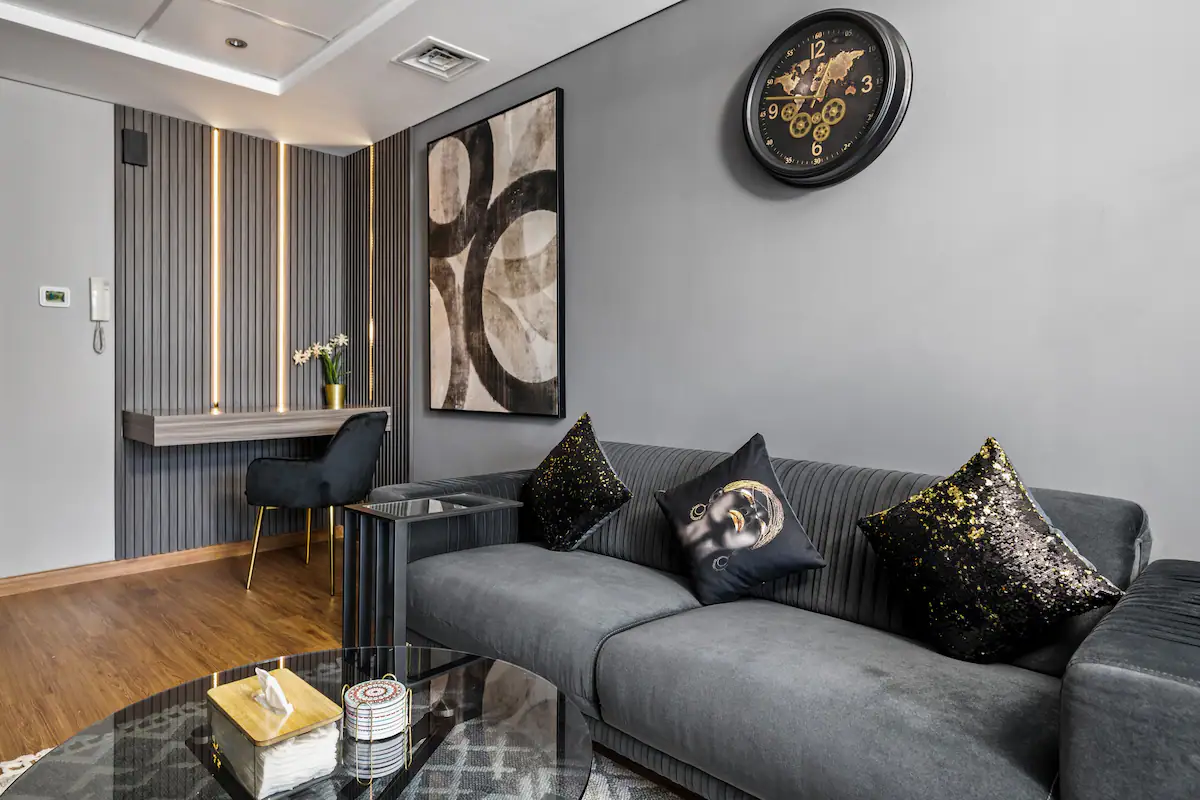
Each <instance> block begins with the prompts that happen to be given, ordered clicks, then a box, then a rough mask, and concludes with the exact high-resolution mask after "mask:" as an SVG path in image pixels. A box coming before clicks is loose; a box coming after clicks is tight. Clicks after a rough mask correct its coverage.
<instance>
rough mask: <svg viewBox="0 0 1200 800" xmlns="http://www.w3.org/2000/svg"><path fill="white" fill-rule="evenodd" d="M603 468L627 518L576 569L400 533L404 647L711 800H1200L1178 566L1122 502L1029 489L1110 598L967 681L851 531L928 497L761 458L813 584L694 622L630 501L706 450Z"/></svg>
mask: <svg viewBox="0 0 1200 800" xmlns="http://www.w3.org/2000/svg"><path fill="white" fill-rule="evenodd" d="M605 449H606V452H607V454H608V456H609V458H610V460H611V461H612V463H613V466H614V467H615V469H616V471H617V472H618V474H620V475H621V477H622V478H623V479H624V480H625V482H626V483H627V484H628V485H629V488H630V489H631V490H632V492H633V499H632V500H631V501H630V503H629V504H628V505H626V506H625V507H624V508H623V509H622V510H621V511H619V512H618V513H617V514H616V515H614V516H613V517H612V518H610V519H609V520H608V521H607V522H606V523H605V524H604V526H603V527H602V528H601V529H600V530H599V531H597V532H596V534H594V535H593V537H592V538H591V539H589V540H588V542H587V543H586V544H585V545H584V546H583V548H582V549H581V550H579V551H577V552H573V553H557V552H551V551H549V550H547V549H546V548H545V547H543V546H542V545H541V544H539V543H538V542H536V541H530V540H529V536H528V535H526V534H525V532H524V531H522V529H521V525H520V523H519V520H520V516H519V514H518V512H515V511H506V512H497V513H493V514H483V515H477V516H469V517H461V518H455V519H449V520H445V521H444V522H443V523H440V525H438V526H436V527H425V528H421V529H416V530H414V531H413V533H412V541H411V543H410V565H409V571H408V591H409V599H408V604H409V608H408V624H409V631H410V641H420V642H432V643H437V644H441V645H443V646H447V647H452V648H456V649H462V650H467V651H472V652H476V653H480V654H485V655H488V656H493V657H498V658H501V659H504V660H507V661H511V662H513V663H515V664H518V665H520V666H522V667H525V668H527V669H529V670H532V671H534V672H536V673H538V674H541V675H542V676H544V677H546V678H548V679H550V680H551V681H553V682H554V683H555V684H556V685H558V686H559V687H560V688H561V689H562V690H564V691H565V693H566V694H568V695H569V696H570V697H571V698H572V699H573V700H574V701H575V703H576V704H577V705H578V706H579V708H580V709H581V710H582V711H583V713H584V714H585V715H586V717H587V719H588V722H589V725H590V726H591V730H592V735H593V738H594V740H595V741H596V742H597V743H598V744H600V745H603V746H605V747H607V748H609V749H611V750H614V751H616V752H617V753H619V754H621V755H623V756H625V757H627V758H630V759H632V760H634V761H636V762H638V763H640V764H642V765H644V766H646V767H648V768H650V769H652V770H654V771H656V772H658V773H659V774H661V775H663V776H665V777H666V778H668V779H669V780H671V781H674V782H675V783H677V784H679V785H681V786H684V787H686V788H688V789H690V790H692V791H694V792H696V793H697V794H700V795H702V796H704V797H706V798H710V800H718V799H719V800H726V799H727V798H746V797H752V798H761V800H793V798H819V799H820V800H842V799H845V800H874V799H875V798H878V799H879V800H884V799H885V798H886V800H942V799H943V798H944V799H945V800H984V799H985V798H986V800H994V799H996V798H1001V799H1002V800H1026V799H1028V800H1046V798H1049V797H1054V796H1057V797H1061V798H1063V800H1083V799H1084V798H1087V800H1102V799H1103V798H1125V799H1128V798H1142V797H1145V798H1154V799H1155V800H1169V798H1194V797H1197V796H1200V793H1198V790H1197V787H1198V786H1200V658H1198V655H1200V646H1198V644H1200V570H1198V569H1197V565H1196V564H1193V563H1192V562H1181V561H1160V562H1155V563H1153V564H1149V565H1148V561H1149V556H1150V542H1151V537H1150V529H1149V527H1148V524H1147V519H1146V514H1145V513H1144V511H1143V510H1142V509H1141V507H1139V506H1138V505H1136V504H1134V503H1131V502H1127V501H1123V500H1114V499H1110V498H1103V497H1094V496H1089V495H1081V494H1073V493H1069V492H1061V491H1049V490H1035V494H1036V496H1037V499H1038V500H1039V502H1040V503H1041V505H1042V506H1043V508H1044V509H1045V510H1046V512H1047V514H1048V515H1049V516H1050V517H1051V518H1052V519H1053V520H1054V522H1055V523H1056V525H1058V526H1059V527H1061V528H1062V529H1063V530H1064V531H1065V532H1066V533H1067V535H1068V536H1069V537H1070V538H1071V540H1072V541H1073V542H1074V543H1075V544H1076V546H1078V548H1079V549H1080V550H1081V551H1082V552H1083V554H1084V555H1085V556H1087V557H1088V558H1089V559H1091V560H1092V562H1093V563H1095V564H1096V566H1097V567H1098V568H1099V569H1100V570H1101V571H1102V572H1103V573H1104V574H1105V575H1107V576H1108V577H1109V578H1111V579H1112V580H1113V581H1114V582H1116V583H1117V584H1118V585H1120V586H1121V587H1123V588H1125V587H1129V586H1130V585H1131V584H1132V585H1133V589H1132V591H1130V593H1129V594H1128V595H1127V596H1126V598H1125V599H1124V600H1122V601H1121V603H1120V604H1119V605H1118V606H1117V607H1116V609H1115V610H1114V611H1112V612H1110V613H1109V614H1108V615H1107V616H1105V617H1104V618H1103V620H1102V621H1100V623H1099V625H1098V626H1097V627H1095V628H1094V629H1092V626H1093V625H1095V623H1096V620H1097V619H1098V618H1099V617H1100V616H1103V615H1102V614H1093V615H1092V616H1091V617H1088V618H1084V619H1077V620H1074V621H1072V622H1071V623H1070V624H1068V625H1065V626H1064V627H1063V629H1062V630H1061V631H1059V632H1058V634H1057V635H1056V638H1055V640H1054V641H1052V642H1049V643H1047V646H1045V647H1042V648H1040V649H1039V650H1037V651H1036V652H1034V653H1032V654H1030V655H1029V656H1026V657H1024V658H1023V659H1021V660H1020V664H1021V665H1020V666H1019V665H1016V664H988V665H981V664H969V663H964V662H960V661H956V660H953V659H950V658H947V657H945V656H942V655H940V654H938V653H937V652H935V651H933V650H932V649H931V648H929V647H927V646H925V645H923V644H921V643H920V642H918V641H915V640H914V639H912V638H909V637H908V636H906V634H905V629H904V626H903V624H902V621H901V614H900V609H899V606H898V603H897V600H896V597H895V596H894V595H893V593H892V591H891V590H889V587H888V581H887V579H886V577H885V576H884V575H883V574H882V572H881V570H880V568H879V566H878V564H877V562H876V560H875V558H874V554H873V552H872V550H871V548H870V546H869V545H868V544H867V541H866V539H865V538H864V537H863V536H862V535H861V534H860V533H859V531H858V530H857V528H856V526H855V521H856V520H857V519H859V518H860V517H861V516H863V515H865V514H867V513H870V512H874V511H878V510H880V509H883V508H887V507H889V506H892V505H894V504H896V503H898V502H900V501H902V500H904V499H905V498H907V497H909V496H911V495H912V494H914V493H916V492H918V491H920V490H921V489H923V488H925V487H926V486H928V485H930V484H931V483H933V482H934V481H935V480H937V478H935V477H933V476H929V475H918V474H912V473H904V472H896V471H889V470H883V469H864V468H858V467H849V466H838V465H834V464H820V463H813V462H807V461H795V460H788V459H775V460H774V465H775V469H776V472H777V473H778V475H779V478H780V481H781V483H782V485H783V488H784V490H785V491H786V492H787V494H788V496H789V500H790V501H791V503H792V506H793V507H794V509H795V511H796V513H797V515H798V516H799V518H800V520H801V522H803V524H804V526H805V528H806V530H807V531H808V533H809V535H810V536H811V538H812V540H813V542H814V543H815V544H816V545H817V547H818V548H819V549H820V551H821V552H822V554H824V556H825V558H826V559H827V560H828V562H829V565H828V566H827V567H826V568H825V569H823V570H820V571H817V572H809V573H805V574H800V575H795V576H791V577H789V578H786V579H783V580H780V581H777V582H775V583H772V584H767V585H764V586H763V587H761V589H760V590H758V591H757V592H756V596H755V597H754V598H752V599H744V600H739V601H737V602H733V603H727V604H724V605H716V606H708V607H702V606H701V605H700V604H699V603H698V602H697V600H696V598H695V597H694V596H693V595H692V592H691V590H690V588H689V584H688V578H687V575H686V568H685V566H684V561H683V559H682V554H681V552H680V550H679V548H678V545H677V543H676V540H675V538H674V535H673V534H672V532H671V530H670V528H669V527H668V525H667V523H666V522H665V520H664V519H663V515H662V512H661V511H660V510H659V509H658V508H657V506H656V505H655V502H654V500H653V496H652V495H653V492H654V491H655V490H656V489H660V488H669V487H671V486H674V485H676V484H678V483H680V482H682V481H685V480H687V479H689V478H692V477H695V476H697V475H700V474H701V473H703V472H705V471H706V470H708V469H709V468H711V467H712V466H713V465H714V464H716V463H717V462H718V461H720V460H721V459H723V458H725V457H726V455H727V454H725V453H713V452H701V451H693V450H680V449H675V448H665V447H654V446H645V445H631V444H606V445H605ZM528 474H529V473H528V472H527V471H522V472H511V473H504V474H496V475H485V476H477V477H470V478H460V479H452V480H439V481H430V482H426V483H417V484H405V485H400V486H389V487H385V488H381V489H377V490H376V491H375V492H374V493H373V494H372V500H375V501H378V500H390V499H400V498H405V497H419V496H429V495H433V494H438V493H444V492H447V491H466V490H469V491H479V492H484V493H489V494H493V495H498V496H503V497H508V498H516V497H518V496H519V493H520V489H521V486H522V484H523V483H524V481H525V479H526V477H527V476H528ZM1081 640H1082V645H1080V644H1079V643H1080V641H1081ZM1072 654H1073V655H1072ZM1068 658H1069V659H1070V665H1069V666H1066V662H1067V660H1068ZM1064 667H1065V669H1064Z"/></svg>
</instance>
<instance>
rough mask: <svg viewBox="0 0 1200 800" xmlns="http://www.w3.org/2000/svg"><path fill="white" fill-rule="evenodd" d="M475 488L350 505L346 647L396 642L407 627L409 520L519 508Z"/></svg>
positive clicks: (344, 562)
mask: <svg viewBox="0 0 1200 800" xmlns="http://www.w3.org/2000/svg"><path fill="white" fill-rule="evenodd" d="M521 505H522V504H521V502H520V501H518V500H505V499H504V498H501V497H490V496H488V495H483V494H475V493H473V492H457V493H454V494H444V495H436V496H431V497H419V498H413V499H410V500H395V501H391V502H386V503H362V504H359V505H353V506H346V508H345V517H344V520H343V524H344V528H345V541H344V543H343V545H342V548H343V550H342V647H372V646H374V647H398V646H402V645H404V643H405V636H406V634H407V630H408V588H407V587H408V581H407V577H408V536H409V526H410V525H413V524H416V523H421V522H429V521H431V520H440V519H446V518H447V517H461V516H465V515H468V514H482V513H484V512H489V511H501V510H505V509H513V508H520V507H521Z"/></svg>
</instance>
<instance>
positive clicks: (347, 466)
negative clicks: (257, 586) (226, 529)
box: [246, 411, 388, 596]
mask: <svg viewBox="0 0 1200 800" xmlns="http://www.w3.org/2000/svg"><path fill="white" fill-rule="evenodd" d="M387 421H388V417H387V414H385V413H384V412H382V411H372V412H369V413H366V414H356V415H354V416H353V417H351V418H350V419H348V420H346V421H345V422H344V423H343V424H342V427H341V429H340V430H338V432H337V434H336V435H335V436H334V437H333V440H332V441H331V442H330V443H329V447H328V448H327V449H326V450H325V454H324V455H322V456H321V457H320V458H258V459H255V460H254V461H251V462H250V466H249V468H248V469H247V470H246V500H247V501H249V503H250V505H252V506H258V521H257V522H256V523H255V524H254V547H253V549H252V550H251V551H250V572H249V573H248V574H247V575H246V588H247V589H249V588H250V581H251V579H253V577H254V559H255V556H257V555H258V537H259V535H260V534H261V533H262V521H263V512H264V511H268V510H271V509H275V508H297V509H299V508H303V509H306V510H307V512H308V514H307V517H308V520H307V524H306V525H305V529H306V530H305V533H306V534H307V536H306V541H305V545H304V563H305V564H307V563H308V559H309V552H310V550H311V545H312V510H313V509H314V508H325V507H328V508H329V594H330V596H332V595H334V594H336V588H335V584H334V571H333V532H334V524H333V509H334V508H335V507H336V506H344V505H347V504H349V503H358V502H361V501H362V500H363V499H364V498H366V496H367V494H368V492H370V491H371V478H372V477H373V476H374V475H375V462H376V461H378V459H379V448H380V447H381V446H382V445H383V434H384V432H385V431H386V430H387Z"/></svg>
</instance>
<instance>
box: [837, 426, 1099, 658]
mask: <svg viewBox="0 0 1200 800" xmlns="http://www.w3.org/2000/svg"><path fill="white" fill-rule="evenodd" d="M858 527H859V528H860V529H861V530H862V532H863V533H865V534H866V536H867V539H868V540H870V542H871V546H872V547H874V548H875V552H876V554H877V555H878V556H879V559H880V561H881V562H882V563H883V565H884V568H885V569H886V570H887V571H888V574H889V575H890V576H891V577H892V579H893V580H894V581H895V582H896V583H897V584H898V585H899V588H900V590H901V592H902V593H903V595H904V603H905V608H904V610H905V614H906V617H907V619H908V621H909V623H910V624H912V625H913V626H914V627H915V628H916V629H917V630H918V632H919V633H920V634H921V635H922V636H924V637H925V638H926V639H928V641H929V642H930V643H931V644H933V645H934V646H936V647H937V648H938V649H939V650H941V651H942V652H943V653H945V654H946V655H950V656H954V657H955V658H960V659H963V660H965V661H998V660H1002V659H1004V658H1006V657H1011V656H1015V655H1017V654H1019V653H1021V652H1023V651H1027V650H1030V649H1032V648H1033V647H1035V646H1037V645H1039V644H1041V643H1042V637H1043V636H1044V634H1045V633H1047V632H1048V631H1049V630H1050V628H1051V627H1052V626H1054V625H1056V624H1058V623H1060V622H1062V621H1063V620H1065V619H1067V618H1068V617H1071V616H1074V615H1076V614H1082V613H1084V612H1085V611H1090V610H1091V609H1094V608H1099V607H1101V606H1106V605H1111V604H1112V603H1115V602H1116V601H1117V600H1118V599H1119V598H1120V597H1121V594H1122V592H1121V590H1120V589H1118V588H1117V587H1116V586H1115V585H1113V584H1112V583H1111V582H1110V581H1109V580H1108V579H1107V578H1105V577H1104V576H1103V575H1101V574H1100V573H1099V572H1097V571H1096V568H1095V567H1094V566H1093V565H1092V563H1091V562H1089V561H1088V560H1087V559H1085V558H1083V556H1081V555H1080V554H1079V552H1078V551H1077V550H1076V549H1075V547H1074V545H1072V544H1071V543H1070V541H1068V540H1067V538H1066V536H1064V535H1063V533H1062V531H1059V530H1058V529H1056V528H1055V527H1053V526H1052V525H1051V524H1050V522H1049V520H1047V519H1046V517H1045V516H1044V514H1043V513H1042V512H1041V511H1040V509H1039V507H1038V506H1037V504H1036V503H1035V501H1034V500H1033V496H1032V495H1031V494H1030V493H1029V492H1028V491H1027V490H1026V489H1025V486H1024V484H1022V483H1021V478H1020V476H1019V475H1017V471H1016V470H1015V469H1014V468H1013V466H1012V464H1010V463H1009V461H1008V457H1007V456H1006V455H1005V454H1004V451H1003V450H1002V449H1000V445H999V444H998V443H997V442H996V440H995V439H988V440H987V441H986V442H985V443H984V445H983V447H981V448H980V449H979V452H978V453H976V454H975V456H974V457H973V458H972V459H971V460H970V461H968V462H967V463H966V464H964V465H963V467H962V469H960V470H959V471H958V472H956V473H954V474H953V475H951V476H950V477H949V478H946V479H945V480H943V481H941V482H939V483H935V484H934V485H933V486H930V487H929V488H928V489H926V490H925V491H923V492H921V493H920V494H917V495H915V496H913V497H910V498H909V499H908V500H906V501H904V502H903V503H901V504H899V505H897V506H895V507H894V508H890V509H888V510H887V511H880V512H879V513H877V514H872V515H870V516H868V517H864V518H863V519H860V520H859V521H858Z"/></svg>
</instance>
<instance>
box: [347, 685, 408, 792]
mask: <svg viewBox="0 0 1200 800" xmlns="http://www.w3.org/2000/svg"><path fill="white" fill-rule="evenodd" d="M411 696H412V693H411V692H409V690H408V688H407V687H406V686H405V685H404V684H402V683H400V682H398V681H393V680H388V679H386V678H383V679H380V680H374V681H365V682H364V683H358V684H355V685H354V686H351V687H350V688H349V689H347V690H346V695H345V698H344V705H345V715H344V717H343V725H344V727H345V734H346V736H345V738H344V740H343V742H342V764H343V765H344V766H345V767H346V769H347V770H349V771H350V773H351V774H352V775H354V776H355V777H358V778H364V779H370V778H378V777H380V776H383V775H389V774H391V773H393V772H396V771H397V770H399V769H400V768H401V767H403V766H404V764H405V759H406V756H407V753H408V726H409V719H410V717H409V712H410V704H409V700H410V698H411Z"/></svg>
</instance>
